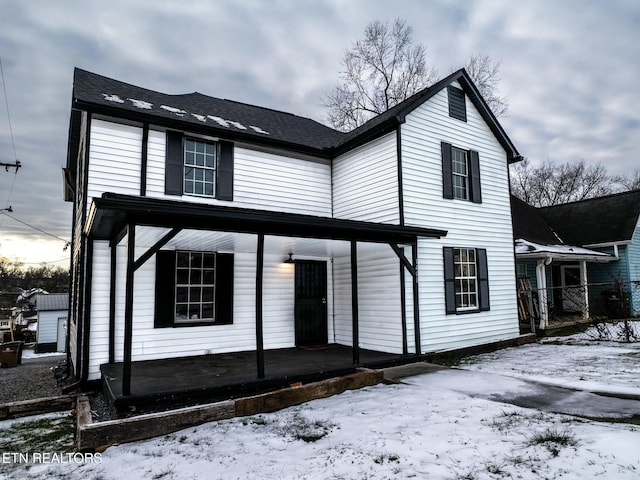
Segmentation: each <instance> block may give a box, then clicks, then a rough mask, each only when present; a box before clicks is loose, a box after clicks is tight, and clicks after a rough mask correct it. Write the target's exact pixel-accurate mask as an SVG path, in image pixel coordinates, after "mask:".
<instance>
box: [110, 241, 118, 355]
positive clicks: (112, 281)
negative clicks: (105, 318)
mask: <svg viewBox="0 0 640 480" xmlns="http://www.w3.org/2000/svg"><path fill="white" fill-rule="evenodd" d="M110 247H111V269H110V277H109V363H115V361H116V267H117V249H118V246H117V245H114V244H112V245H110Z"/></svg>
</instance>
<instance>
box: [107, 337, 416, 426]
mask: <svg viewBox="0 0 640 480" xmlns="http://www.w3.org/2000/svg"><path fill="white" fill-rule="evenodd" d="M359 356H360V363H359V365H358V366H354V364H353V349H352V348H351V347H347V346H344V345H338V344H329V345H321V346H314V347H296V348H281V349H275V350H265V351H264V378H259V374H258V372H257V371H256V352H255V351H244V352H232V353H220V354H214V355H199V356H191V357H178V358H167V359H160V360H146V361H138V362H132V363H131V393H130V395H123V394H122V375H123V363H122V362H118V363H107V364H103V365H101V367H100V369H101V372H102V385H103V390H104V393H105V396H106V399H107V401H108V403H109V405H110V408H111V411H112V415H115V416H125V415H126V414H127V413H130V412H132V411H135V412H136V413H140V412H145V411H152V410H160V409H166V408H178V407H181V406H185V405H193V404H194V403H199V402H215V401H220V400H225V399H230V398H235V397H238V396H241V395H247V394H256V393H262V392H266V391H270V390H274V389H278V388H282V387H286V386H289V385H291V384H295V383H297V382H302V383H307V382H312V381H317V380H320V379H324V378H330V377H336V376H340V375H345V374H348V373H352V372H355V371H356V369H357V368H367V367H368V368H378V367H383V366H391V365H397V364H401V363H407V362H411V361H415V355H398V354H391V353H383V352H376V351H373V350H366V349H359Z"/></svg>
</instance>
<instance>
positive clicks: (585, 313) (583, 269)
mask: <svg viewBox="0 0 640 480" xmlns="http://www.w3.org/2000/svg"><path fill="white" fill-rule="evenodd" d="M580 285H581V286H582V294H583V295H584V305H583V307H582V318H583V319H584V320H587V319H588V318H589V287H588V285H587V262H586V260H583V261H581V262H580Z"/></svg>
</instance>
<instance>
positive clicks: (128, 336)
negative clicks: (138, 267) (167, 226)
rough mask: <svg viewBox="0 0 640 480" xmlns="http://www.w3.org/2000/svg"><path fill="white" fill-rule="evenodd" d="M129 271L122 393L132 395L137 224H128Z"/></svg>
mask: <svg viewBox="0 0 640 480" xmlns="http://www.w3.org/2000/svg"><path fill="white" fill-rule="evenodd" d="M127 234H128V236H127V273H126V283H125V297H124V302H125V303H124V356H123V362H122V395H123V396H127V395H131V347H132V343H133V339H132V336H133V274H134V271H135V268H134V263H135V250H136V225H135V223H133V222H131V223H129V224H128V226H127Z"/></svg>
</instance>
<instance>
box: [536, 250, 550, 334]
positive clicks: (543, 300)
mask: <svg viewBox="0 0 640 480" xmlns="http://www.w3.org/2000/svg"><path fill="white" fill-rule="evenodd" d="M547 262H549V263H551V259H545V258H541V259H540V260H538V264H537V265H536V282H537V283H538V306H539V307H540V326H539V328H540V330H546V328H547V325H548V324H549V303H548V302H547V273H546V272H547Z"/></svg>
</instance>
